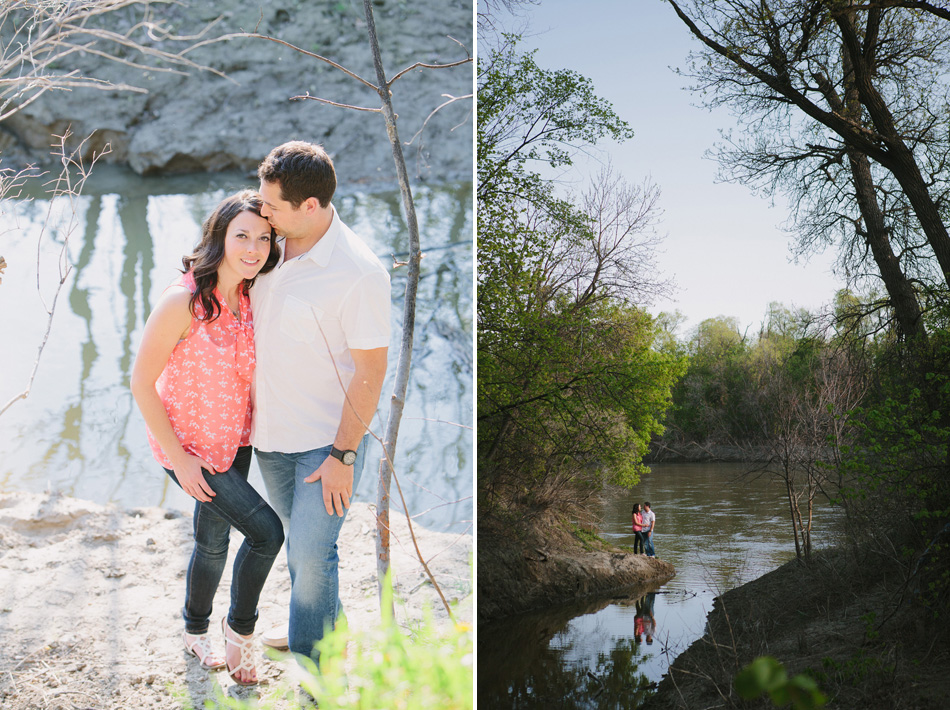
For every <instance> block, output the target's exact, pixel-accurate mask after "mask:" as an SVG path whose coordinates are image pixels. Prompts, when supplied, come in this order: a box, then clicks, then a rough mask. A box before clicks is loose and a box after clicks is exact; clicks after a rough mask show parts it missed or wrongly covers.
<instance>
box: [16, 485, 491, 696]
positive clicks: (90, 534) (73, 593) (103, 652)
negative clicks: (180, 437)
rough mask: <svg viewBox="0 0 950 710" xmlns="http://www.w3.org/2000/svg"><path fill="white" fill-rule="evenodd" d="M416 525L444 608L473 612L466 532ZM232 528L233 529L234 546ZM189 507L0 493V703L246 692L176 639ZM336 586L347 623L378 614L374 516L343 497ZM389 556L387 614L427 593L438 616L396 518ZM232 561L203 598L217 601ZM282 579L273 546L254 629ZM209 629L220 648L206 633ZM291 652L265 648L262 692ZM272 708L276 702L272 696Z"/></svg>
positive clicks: (276, 599)
mask: <svg viewBox="0 0 950 710" xmlns="http://www.w3.org/2000/svg"><path fill="white" fill-rule="evenodd" d="M415 529H416V535H417V537H418V539H419V544H420V547H421V549H422V552H423V555H424V556H425V557H426V559H427V562H428V563H429V565H430V568H431V569H432V571H433V573H434V574H435V576H436V579H437V580H438V581H439V584H440V585H441V587H442V589H443V592H444V594H445V596H446V598H447V599H448V600H449V601H450V603H452V605H453V608H454V609H455V610H456V611H455V614H456V619H457V620H461V621H467V622H469V623H470V622H471V620H472V616H473V608H472V607H473V603H472V594H471V592H472V584H471V572H470V566H469V557H470V553H471V549H472V536H471V535H454V534H447V533H435V532H431V531H428V530H423V529H420V528H418V527H417V528H415ZM240 539H241V538H240V535H238V534H235V535H234V536H233V537H232V543H231V554H232V556H233V554H234V552H235V551H236V549H237V546H238V545H239V544H240ZM191 544H192V543H191V516H190V515H188V514H185V515H182V514H181V513H178V512H175V511H166V510H163V509H161V508H138V509H131V510H120V509H118V508H116V507H113V506H107V505H99V504H96V503H90V502H87V501H81V500H76V499H73V498H69V497H65V496H61V495H57V494H51V495H45V494H23V493H17V494H9V495H7V494H3V495H0V707H2V708H4V709H5V710H26V709H27V708H29V709H31V710H32V709H34V708H42V709H44V710H47V709H48V710H57V709H61V710H74V709H76V708H80V709H83V710H85V709H87V708H95V709H96V710H107V709H113V708H115V709H119V708H121V709H122V710H126V709H128V708H163V709H164V708H184V707H187V706H188V705H190V706H191V707H194V708H202V707H203V703H204V701H205V700H206V699H208V698H214V697H215V692H216V687H220V689H221V690H222V691H223V692H224V693H225V694H228V695H232V696H241V697H247V696H249V695H252V694H254V693H255V692H261V691H260V690H258V691H253V690H248V689H243V688H239V687H238V686H235V685H234V683H233V682H232V681H231V679H230V678H229V677H228V675H227V673H225V672H221V671H216V672H210V673H209V672H207V671H204V670H202V669H201V668H200V666H199V665H198V662H197V660H196V659H194V658H192V657H190V656H188V655H187V654H186V653H185V652H184V650H183V647H182V645H181V640H180V633H181V630H182V621H181V615H180V610H181V605H182V600H183V594H184V569H185V562H186V560H187V558H188V556H189V554H190V551H191ZM339 546H340V557H341V568H340V578H341V598H342V600H343V604H344V607H345V609H346V614H347V618H348V620H349V623H350V626H351V627H353V628H355V629H368V628H371V627H372V626H373V625H374V624H376V623H377V620H378V619H379V604H378V601H377V595H376V574H375V570H376V565H375V517H374V514H373V511H372V509H371V507H370V506H369V505H368V504H365V503H355V504H354V505H353V508H352V509H351V510H350V513H349V517H348V518H347V521H346V524H345V525H344V527H343V533H342V535H341V539H340V544H339ZM392 566H393V570H394V575H395V579H394V581H395V590H396V596H397V609H396V615H397V621H398V623H399V624H400V625H402V626H404V627H408V626H409V625H410V624H411V623H412V622H413V621H415V620H418V619H420V618H422V612H423V609H424V608H425V607H426V605H428V606H429V607H430V608H432V609H433V610H434V611H435V617H436V619H437V620H439V621H440V622H445V621H446V620H447V619H448V616H447V614H446V612H445V610H444V609H443V608H442V606H441V603H440V602H439V600H438V595H437V594H436V592H435V590H434V588H433V587H432V585H431V584H430V583H428V582H427V581H426V578H425V575H424V572H423V570H422V566H421V565H420V564H419V562H418V560H417V559H415V557H414V553H413V548H412V544H411V539H410V536H409V533H408V526H407V524H406V521H405V519H404V518H401V519H394V522H393V543H392ZM229 582H230V567H229V568H228V569H227V570H226V571H225V575H224V579H223V580H222V584H221V587H220V589H219V590H218V595H217V597H216V599H215V611H214V618H217V617H218V616H221V615H223V614H224V613H225V612H226V610H227V605H228V594H229ZM289 596H290V580H289V577H288V574H287V564H286V558H285V557H284V554H283V553H281V555H280V556H279V557H278V560H277V563H276V564H275V567H274V569H273V571H272V572H271V575H270V577H269V578H268V581H267V585H266V586H265V588H264V592H263V595H262V598H261V604H260V622H259V624H258V631H261V630H266V629H267V628H269V627H270V626H272V625H275V624H278V623H281V622H283V621H285V620H286V608H287V602H288V600H289ZM216 641H217V642H218V643H219V644H220V646H221V648H222V649H223V640H221V638H220V634H218V638H216ZM295 671H296V664H295V663H294V662H293V661H284V662H277V661H271V660H266V659H263V658H262V660H261V662H260V663H259V665H258V675H259V676H260V677H261V678H262V679H263V680H264V681H265V683H266V685H265V686H264V687H263V692H264V693H265V695H266V694H268V693H270V692H272V691H271V689H273V688H275V687H278V686H280V684H281V682H282V681H288V682H289V681H290V680H292V676H293V675H294V673H295ZM279 706H280V704H279Z"/></svg>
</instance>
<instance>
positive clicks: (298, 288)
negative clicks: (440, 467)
mask: <svg viewBox="0 0 950 710" xmlns="http://www.w3.org/2000/svg"><path fill="white" fill-rule="evenodd" d="M390 298H391V297H390V288H389V273H388V272H387V271H386V269H385V267H383V265H382V264H381V263H380V261H379V259H378V258H376V255H375V254H373V252H372V251H371V250H370V249H369V247H368V246H367V245H366V244H365V242H363V240H362V239H360V238H359V237H358V236H357V235H356V234H354V233H353V231H352V230H351V229H350V228H349V227H347V226H346V225H345V224H343V222H342V221H340V218H339V216H338V215H337V213H336V209H334V210H333V220H332V222H331V224H330V228H329V229H328V230H327V232H326V234H324V235H323V237H321V238H320V241H318V242H317V243H316V244H315V245H314V246H313V248H311V249H310V251H308V252H306V253H305V254H301V255H300V256H299V257H297V258H294V259H290V260H289V261H283V259H282V260H281V262H280V264H279V265H278V266H277V268H275V269H274V270H273V271H271V272H270V273H268V274H264V275H263V276H260V277H258V279H257V281H256V282H255V283H254V286H253V288H251V308H252V310H253V314H254V345H255V350H256V353H257V368H256V369H255V373H254V383H253V386H252V388H251V393H252V395H251V396H252V402H253V406H254V413H253V421H252V427H251V443H252V444H253V445H254V446H255V447H256V448H258V449H260V450H261V451H280V452H282V453H296V452H300V451H310V450H311V449H316V448H320V447H322V446H328V445H330V444H332V443H333V439H334V437H335V436H336V432H337V428H338V427H339V425H340V418H341V416H342V414H343V405H344V403H345V401H346V397H345V394H344V393H345V388H346V387H348V386H349V384H350V380H351V379H352V377H353V372H354V370H355V367H354V364H353V358H352V357H351V355H350V350H351V349H354V350H372V349H375V348H383V347H387V346H388V345H389V336H390V324H389V318H390ZM334 365H335V367H334ZM338 374H339V377H338ZM340 380H342V385H341V384H340ZM368 423H369V422H367V424H368Z"/></svg>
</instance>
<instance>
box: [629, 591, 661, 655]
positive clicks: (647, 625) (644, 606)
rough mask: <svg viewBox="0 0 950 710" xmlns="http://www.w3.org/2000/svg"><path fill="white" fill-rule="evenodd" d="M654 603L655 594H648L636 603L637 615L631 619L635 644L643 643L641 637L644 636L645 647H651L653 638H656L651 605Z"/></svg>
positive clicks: (654, 620) (654, 618)
mask: <svg viewBox="0 0 950 710" xmlns="http://www.w3.org/2000/svg"><path fill="white" fill-rule="evenodd" d="M655 601H656V592H650V593H649V594H646V595H644V596H642V597H640V598H639V599H637V602H636V610H637V614H636V616H634V617H633V630H634V635H635V638H636V642H637V643H638V644H639V643H642V642H643V638H642V637H643V635H644V634H646V637H647V645H648V646H651V645H653V637H654V636H656V617H655V616H654V615H653V603H654V602H655Z"/></svg>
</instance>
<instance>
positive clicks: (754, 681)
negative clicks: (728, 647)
mask: <svg viewBox="0 0 950 710" xmlns="http://www.w3.org/2000/svg"><path fill="white" fill-rule="evenodd" d="M735 686H736V690H737V691H738V693H739V695H740V697H742V698H743V699H745V700H754V699H755V698H758V697H760V696H761V695H762V694H763V693H765V694H768V696H769V698H771V700H772V703H773V704H774V705H775V706H777V707H785V706H786V705H789V704H791V706H792V708H793V709H794V710H816V709H817V708H822V707H824V706H825V704H826V703H827V702H828V699H827V698H826V697H825V695H824V694H823V693H822V692H821V691H820V690H819V689H818V684H817V683H816V682H815V680H814V679H813V678H811V677H809V676H807V675H804V674H799V675H797V676H794V677H793V678H789V677H788V673H787V672H786V670H785V667H784V666H783V665H782V664H781V663H779V662H778V661H777V660H776V659H774V658H772V657H770V656H759V657H758V658H756V659H755V660H754V661H752V663H750V664H749V665H747V666H746V667H745V668H743V669H742V670H741V671H739V673H738V674H737V675H736V680H735Z"/></svg>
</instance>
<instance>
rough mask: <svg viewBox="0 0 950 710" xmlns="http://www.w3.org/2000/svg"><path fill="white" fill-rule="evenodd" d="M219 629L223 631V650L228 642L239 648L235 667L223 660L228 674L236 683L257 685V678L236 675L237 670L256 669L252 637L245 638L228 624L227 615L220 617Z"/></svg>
mask: <svg viewBox="0 0 950 710" xmlns="http://www.w3.org/2000/svg"><path fill="white" fill-rule="evenodd" d="M221 631H222V632H224V648H225V651H227V647H228V644H231V645H232V646H237V647H238V648H239V649H240V650H241V662H240V663H238V664H237V667H235V668H231V667H230V666H228V665H227V661H225V667H226V668H227V671H228V675H229V676H231V680H233V681H234V682H235V683H237V684H238V685H258V683H259V681H257V680H238V678H237V677H236V674H237V672H238V671H256V670H257V669H256V668H255V667H254V648H253V646H254V639H253V638H245V637H244V636H241V635H240V634H238V633H237V632H236V631H235V630H234V629H232V628H231V627H230V626H228V617H224V618H223V619H221ZM228 631H230V632H231V634H232V635H233V636H234V638H232V637H231V636H230V635H228Z"/></svg>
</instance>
